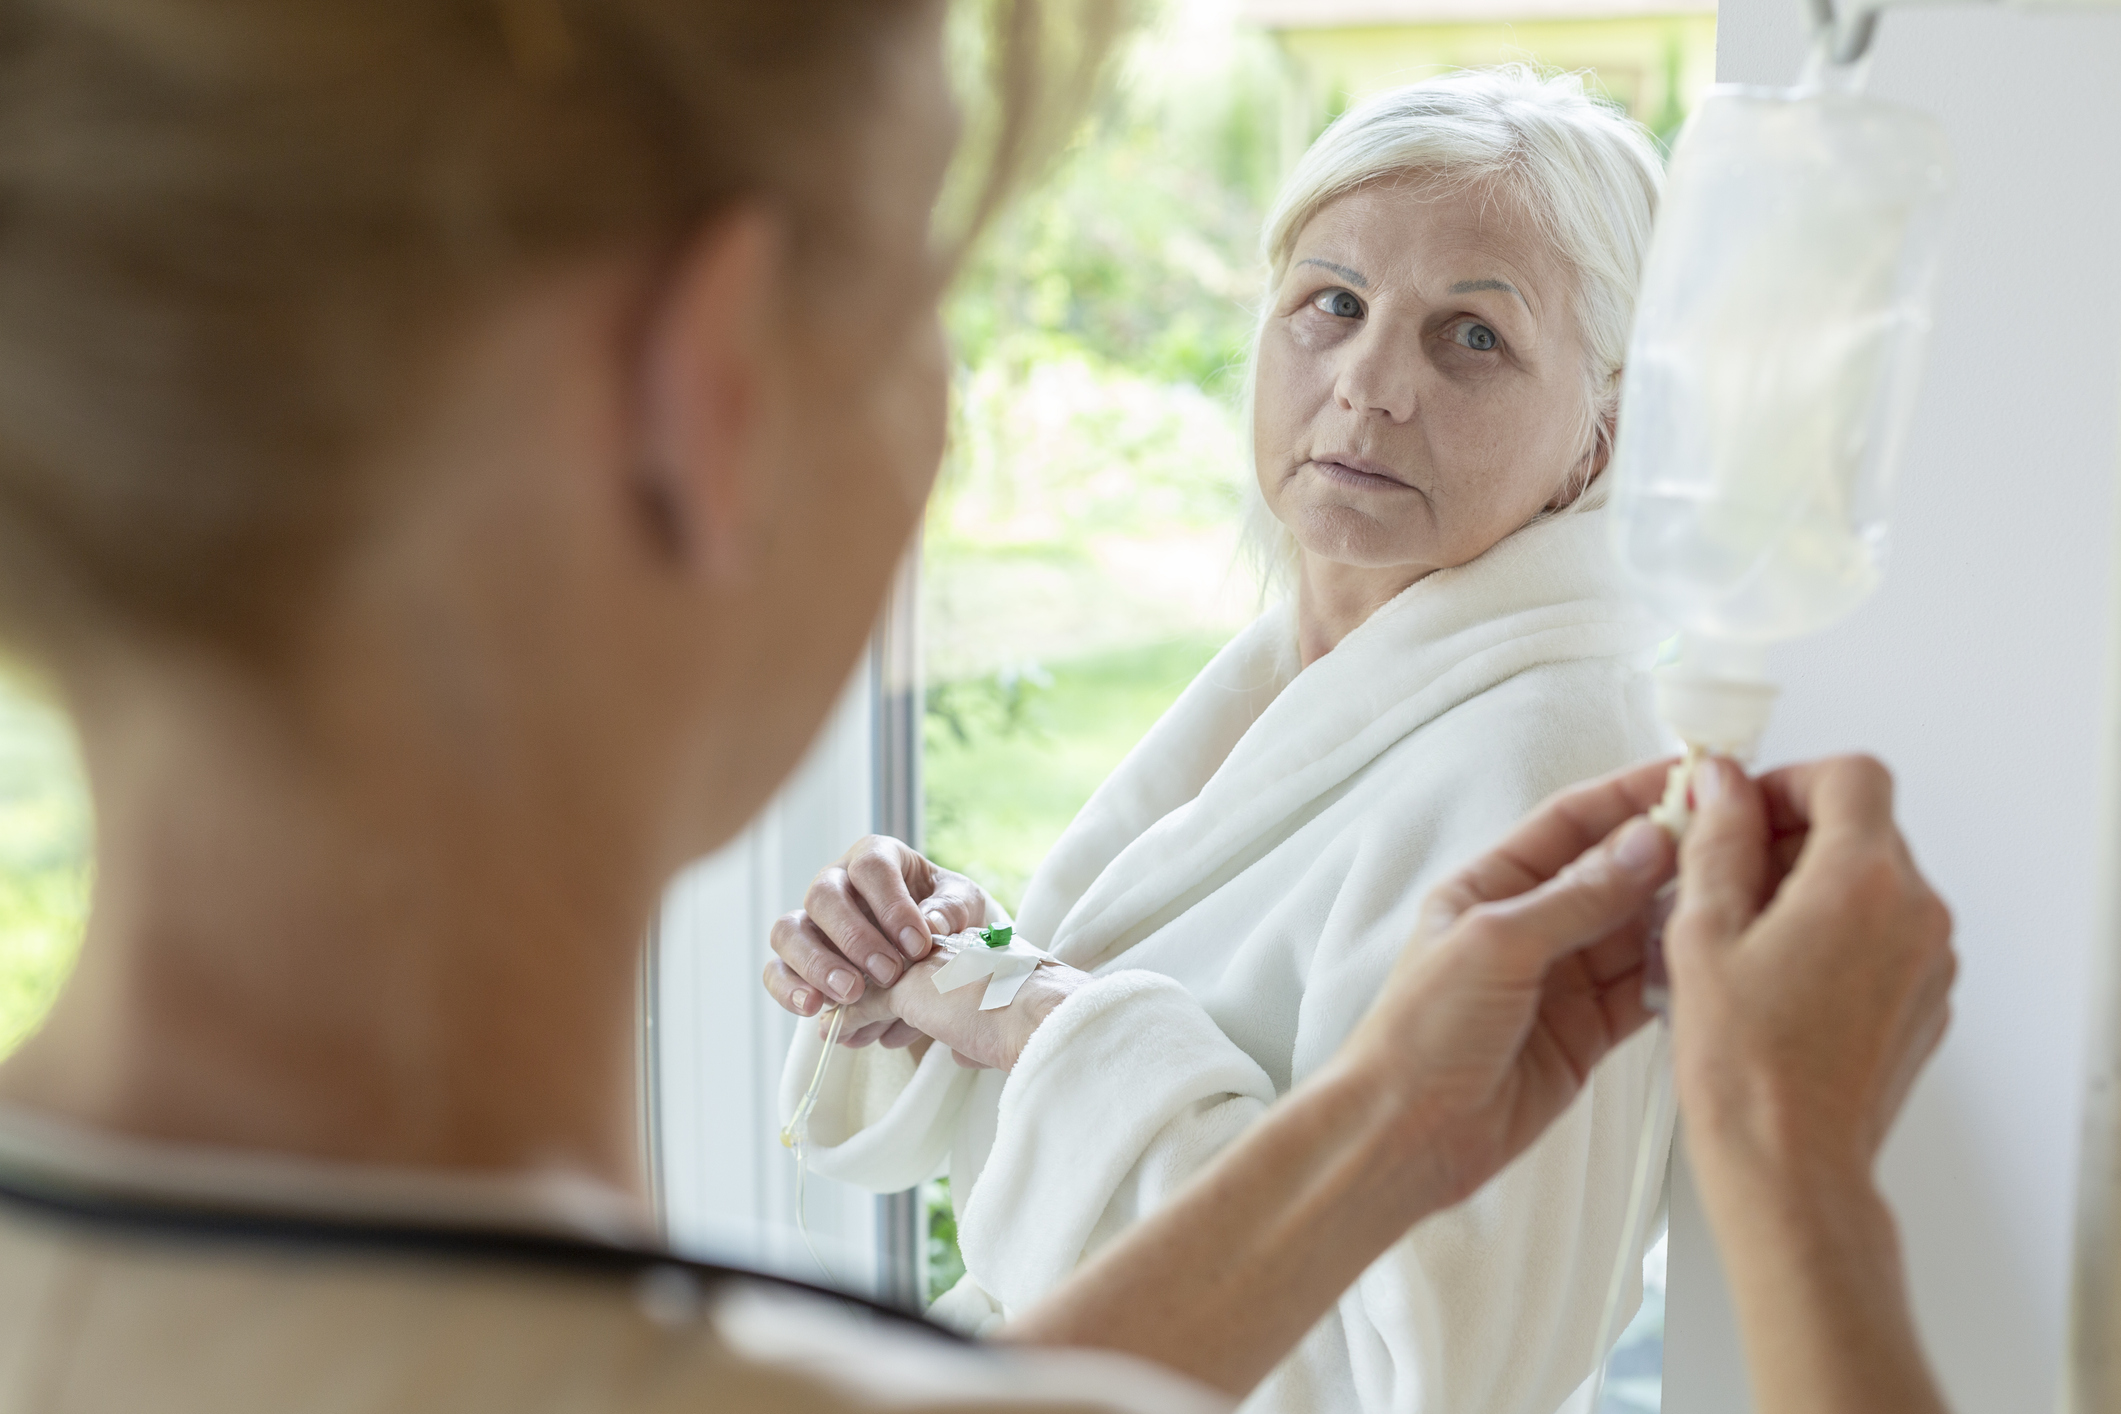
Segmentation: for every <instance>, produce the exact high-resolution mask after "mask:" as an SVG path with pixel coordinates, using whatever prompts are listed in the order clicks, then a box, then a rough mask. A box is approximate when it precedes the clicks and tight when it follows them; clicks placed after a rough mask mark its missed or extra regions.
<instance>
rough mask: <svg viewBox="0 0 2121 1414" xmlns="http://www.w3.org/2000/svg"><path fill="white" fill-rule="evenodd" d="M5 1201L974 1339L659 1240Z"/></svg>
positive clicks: (26, 1186)
mask: <svg viewBox="0 0 2121 1414" xmlns="http://www.w3.org/2000/svg"><path fill="white" fill-rule="evenodd" d="M0 1203H6V1204H9V1205H11V1206H13V1207H16V1208H18V1209H21V1210H22V1211H23V1212H24V1213H26V1214H28V1215H30V1216H33V1217H39V1218H44V1219H47V1220H50V1221H55V1222H60V1223H69V1224H76V1225H82V1226H89V1227H94V1228H99V1229H102V1230H104V1231H107V1232H117V1233H122V1234H124V1235H126V1236H131V1237H139V1238H148V1239H154V1238H161V1239H166V1240H175V1241H192V1242H207V1243H244V1244H253V1245H258V1246H264V1247H276V1248H282V1249H301V1248H307V1249H310V1250H313V1251H323V1252H335V1253H340V1254H343V1255H345V1256H348V1257H381V1258H390V1257H397V1258H415V1259H419V1258H424V1259H428V1260H433V1261H441V1262H462V1263H484V1264H500V1265H513V1266H522V1267H532V1268H542V1269H544V1270H546V1271H551V1272H565V1273H569V1274H573V1275H582V1276H592V1277H597V1276H601V1277H609V1278H613V1279H616V1280H622V1281H632V1280H638V1279H639V1278H641V1277H644V1276H648V1275H650V1274H651V1273H663V1272H669V1273H674V1274H676V1275H679V1276H683V1277H689V1278H691V1279H692V1280H693V1281H694V1282H696V1283H697V1284H698V1285H699V1286H700V1287H702V1288H712V1287H713V1286H717V1285H722V1284H726V1283H730V1282H746V1283H752V1284H757V1285H764V1286H770V1287H774V1288H777V1289H780V1290H783V1291H787V1292H791V1293H796V1294H800V1295H803V1296H808V1297H813V1298H815V1299H817V1300H820V1301H826V1302H831V1303H834V1304H837V1305H839V1306H841V1307H842V1308H845V1309H846V1310H848V1311H850V1312H852V1313H855V1314H858V1315H861V1316H864V1317H867V1318H869V1319H872V1320H876V1321H879V1322H881V1323H884V1324H887V1325H890V1326H892V1327H894V1328H898V1329H903V1330H905V1331H906V1332H907V1333H909V1334H913V1335H917V1336H925V1337H928V1338H930V1339H934V1340H938V1341H942V1342H945V1343H947V1344H953V1345H962V1344H965V1343H967V1342H966V1340H965V1337H963V1336H961V1335H959V1334H957V1333H956V1332H954V1331H951V1330H948V1329H946V1328H944V1327H942V1326H939V1325H936V1324H934V1323H933V1322H931V1321H927V1320H924V1319H923V1318H921V1317H919V1316H915V1315H911V1314H909V1313H907V1312H905V1311H901V1310H898V1309H897V1308H895V1307H892V1306H886V1305H884V1304H883V1303H881V1302H877V1301H871V1300H869V1299H868V1298H867V1297H863V1296H856V1295H854V1294H853V1293H851V1292H845V1291H834V1290H831V1289H830V1288H827V1287H821V1286H813V1285H811V1284H810V1283H808V1282H802V1281H797V1280H795V1279H794V1278H793V1277H784V1276H777V1275H774V1274H773V1273H770V1272H756V1271H749V1270H746V1269H744V1268H742V1267H725V1266H720V1265H717V1264H715V1263H711V1262H698V1261H693V1260H692V1259H690V1258H686V1257H680V1256H678V1255H676V1254H675V1253H671V1252H662V1251H657V1250H655V1249H653V1248H643V1247H626V1246H620V1245H617V1244H605V1243H599V1242H590V1241H585V1240H582V1239H579V1238H571V1237H564V1236H560V1235H558V1234H548V1233H538V1232H515V1231H508V1230H506V1229H501V1228H491V1229H489V1228H478V1227H442V1226H435V1227H426V1226H421V1225H419V1224H416V1223H381V1222H369V1221H365V1220H363V1219H358V1218H311V1217H294V1216H288V1215H283V1214H278V1213H260V1212H254V1211H249V1210H243V1209H234V1208H216V1207H205V1206H198V1207H189V1206H183V1205H178V1204H162V1203H155V1202H151V1201H148V1200H144V1199H137V1198H132V1197H122V1196H115V1195H110V1194H103V1193H84V1192H68V1191H63V1190H61V1189H59V1188H58V1187H56V1186H52V1185H40V1184H36V1183H34V1182H32V1181H25V1180H24V1179H23V1178H22V1176H21V1175H19V1174H5V1173H0Z"/></svg>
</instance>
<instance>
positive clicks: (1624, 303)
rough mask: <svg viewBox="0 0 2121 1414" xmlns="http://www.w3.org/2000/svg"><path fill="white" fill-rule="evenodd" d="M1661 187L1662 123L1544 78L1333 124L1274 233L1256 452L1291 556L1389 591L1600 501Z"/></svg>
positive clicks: (1495, 82)
mask: <svg viewBox="0 0 2121 1414" xmlns="http://www.w3.org/2000/svg"><path fill="white" fill-rule="evenodd" d="M1661 183H1662V167H1661V165H1660V163H1659V161H1658V158H1657V154H1656V150H1655V148H1654V147H1653V146H1652V143H1651V141H1650V139H1649V137H1648V135H1647V134H1646V133H1645V132H1644V131H1643V130H1642V128H1640V127H1639V126H1638V125H1636V124H1635V123H1633V122H1631V121H1629V120H1628V119H1627V118H1626V117H1624V116H1623V115H1621V114H1619V113H1618V112H1616V111H1614V110H1613V109H1612V108H1610V107H1608V106H1606V105H1604V104H1602V103H1600V102H1598V101H1596V100H1594V99H1592V98H1590V97H1588V96H1587V95H1586V94H1585V93H1584V91H1583V88H1582V85H1581V83H1580V81H1579V80H1578V79H1576V78H1574V77H1563V78H1542V77H1540V76H1538V75H1537V74H1535V73H1533V72H1532V71H1530V70H1528V69H1524V68H1521V67H1514V66H1513V67H1509V68H1503V69H1493V70H1479V71H1472V72H1465V73H1457V74H1452V75H1450V76H1448V77H1444V78H1438V79H1433V80H1430V81H1427V82H1423V83H1417V84H1413V85H1410V86H1408V87H1405V88H1399V89H1394V90H1392V91H1390V92H1387V93H1383V94H1380V95H1378V96H1376V97H1374V98H1372V99H1370V100H1368V101H1366V102H1364V103H1362V104H1360V105H1358V106H1357V107H1355V108H1353V109H1351V110H1350V111H1349V112H1348V113H1347V114H1346V115H1344V116H1343V117H1342V118H1341V119H1340V120H1339V121H1337V122H1336V123H1334V124H1333V126H1332V127H1330V128H1328V129H1327V130H1326V132H1325V134H1324V135H1323V136H1321V137H1320V138H1319V139H1318V141H1317V142H1316V143H1314V144H1313V145H1312V147H1311V149H1310V151H1309V152H1307V153H1305V154H1304V157H1303V160H1302V161H1301V162H1300V163H1299V164H1298V165H1297V168H1296V170H1295V172H1294V173H1293V174H1292V175H1291V176H1290V178H1289V180H1288V183H1287V184H1286V186H1285V187H1284V188H1283V190H1282V193H1281V195H1280V198H1279V199H1278V200H1277V201H1276V203H1275V206H1274V210H1273V212H1272V214H1271V215H1270V216H1269V217H1268V220H1267V229H1266V240H1265V243H1266V250H1267V256H1268V259H1269V262H1270V269H1271V284H1270V292H1269V296H1268V302H1267V306H1266V308H1265V311H1264V317H1263V319H1262V321H1261V326H1260V331H1259V345H1258V351H1257V355H1256V359H1255V373H1254V376H1255V380H1256V381H1255V384H1254V390H1253V393H1254V409H1255V423H1254V437H1255V446H1254V451H1255V458H1256V463H1257V469H1258V476H1259V489H1260V492H1261V494H1262V495H1263V497H1264V499H1265V506H1266V509H1267V510H1269V511H1270V512H1271V513H1272V517H1273V519H1274V520H1275V521H1276V522H1278V523H1279V525H1278V526H1277V527H1273V528H1271V529H1269V530H1268V531H1267V533H1268V534H1269V536H1270V537H1271V538H1272V539H1273V540H1274V541H1275V542H1276V544H1277V547H1278V548H1277V551H1276V553H1275V558H1276V559H1278V560H1282V561H1284V562H1290V561H1294V562H1295V564H1294V565H1292V567H1297V566H1300V567H1301V571H1302V573H1303V575H1304V578H1305V581H1306V582H1307V583H1308V582H1310V581H1311V580H1312V579H1313V577H1314V576H1316V575H1317V574H1319V573H1321V572H1324V573H1341V572H1345V571H1351V570H1352V571H1359V572H1365V573H1366V577H1379V576H1381V578H1380V579H1379V587H1378V588H1377V589H1376V593H1377V594H1382V593H1385V592H1386V591H1387V590H1389V589H1390V588H1391V587H1392V586H1393V585H1396V586H1397V587H1399V588H1404V587H1405V584H1407V583H1411V582H1412V581H1413V580H1414V579H1416V578H1419V577H1420V576H1421V575H1422V574H1425V573H1427V572H1428V571H1429V570H1432V569H1439V568H1445V567H1448V566H1453V565H1460V564H1464V563H1465V562H1466V561H1468V560H1471V559H1473V558H1475V557H1476V556H1478V555H1480V554H1481V553H1482V552H1484V551H1485V550H1487V549H1488V548H1489V547H1490V546H1492V545H1494V544H1495V543H1496V542H1497V541H1499V540H1501V539H1502V538H1503V537H1505V536H1507V535H1509V534H1510V533H1511V532H1512V531H1515V530H1517V529H1519V528H1520V527H1522V526H1523V525H1525V524H1526V523H1527V522H1529V521H1530V520H1532V519H1533V518H1535V517H1537V516H1539V515H1540V514H1542V513H1543V512H1549V511H1556V510H1560V509H1563V508H1565V507H1569V506H1571V505H1573V504H1575V503H1577V502H1578V501H1579V500H1580V499H1581V498H1583V497H1584V495H1585V493H1586V489H1587V488H1588V487H1589V485H1590V484H1591V482H1592V479H1593V478H1594V477H1596V475H1597V474H1598V472H1599V470H1600V468H1601V467H1602V466H1603V465H1604V462H1605V458H1606V452H1607V448H1608V446H1609V444H1610V440H1611V436H1612V426H1613V417H1614V410H1615V407H1616V405H1617V403H1618V399H1619V392H1620V372H1621V360H1622V355H1623V352H1624V350H1625V346H1626V343H1627V335H1628V326H1629V324H1630V322H1631V321H1632V319H1633V317H1634V309H1635V290H1636V285H1637V281H1638V278H1639V276H1640V273H1641V270H1642V262H1643V259H1644V256H1645V255H1646V254H1647V251H1648V247H1649V238H1650V222H1651V218H1652V216H1653V215H1654V212H1655V208H1656V203H1657V196H1658V191H1659V188H1660V186H1661ZM1328 567H1340V570H1338V571H1335V570H1331V569H1329V568H1328ZM1371 597H1375V594H1373V595H1372V596H1371Z"/></svg>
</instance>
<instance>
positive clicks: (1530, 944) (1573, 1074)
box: [1336, 762, 1675, 1207]
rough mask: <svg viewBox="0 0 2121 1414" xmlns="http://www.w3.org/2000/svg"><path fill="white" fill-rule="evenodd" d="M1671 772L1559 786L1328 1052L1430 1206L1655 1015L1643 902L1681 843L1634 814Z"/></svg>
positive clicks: (1456, 886)
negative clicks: (1391, 1136) (1395, 1123)
mask: <svg viewBox="0 0 2121 1414" xmlns="http://www.w3.org/2000/svg"><path fill="white" fill-rule="evenodd" d="M1668 769H1669V763H1668V762H1657V763H1654V764H1652V765H1648V766H1642V767H1637V768H1635V769H1633V770H1630V771H1626V772H1622V773H1620V774H1619V775H1615V776H1609V777H1606V778H1605V779H1603V780H1599V781H1593V782H1591V783H1589V784H1586V785H1582V786H1578V787H1575V788H1574V789H1571V790H1567V791H1564V792H1562V793H1561V794H1559V795H1557V796H1555V797H1554V798H1553V799H1551V800H1549V801H1548V802H1547V803H1546V804H1544V805H1542V806H1541V807H1540V808H1539V809H1538V810H1537V811H1535V812H1534V813H1533V814H1532V815H1530V816H1529V817H1527V818H1526V819H1525V820H1524V822H1523V823H1522V824H1520V825H1519V826H1518V827H1517V828H1516V829H1515V830H1514V831H1512V832H1511V833H1510V835H1509V836H1508V837H1506V838H1505V839H1504V840H1503V841H1502V843H1501V844H1499V845H1497V846H1496V847H1495V848H1494V849H1493V850H1491V851H1490V852H1489V853H1487V854H1485V855H1483V856H1481V857H1480V858H1479V859H1476V860H1474V861H1473V862H1472V863H1471V864H1469V865H1467V866H1466V867H1465V868H1464V869H1463V870H1461V871H1460V872H1459V873H1458V874H1457V875H1456V876H1455V877H1454V878H1451V879H1449V880H1447V881H1446V882H1445V883H1443V884H1442V885H1440V886H1439V887H1438V888H1437V889H1436V890H1435V891H1434V892H1432V893H1431V894H1430V895H1429V897H1428V899H1427V901H1426V902H1425V903H1424V904H1423V907H1422V912H1421V917H1420V921H1419V923H1418V924H1417V925H1416V928H1415V936H1414V938H1413V940H1412V942H1411V943H1410V945H1409V946H1408V948H1407V950H1406V952H1405V953H1404V954H1402V956H1401V958H1400V961H1399V964H1398V965H1397V966H1396V967H1395V968H1394V969H1393V971H1392V974H1391V976H1390V977H1389V978H1388V979H1387V981H1386V983H1385V987H1384V990H1383V991H1382V993H1380V995H1379V997H1378V999H1377V1002H1376V1004H1375V1005H1374V1006H1373V1007H1372V1008H1371V1009H1370V1012H1369V1014H1368V1015H1367V1016H1366V1017H1364V1019H1363V1021H1362V1023H1361V1024H1360V1025H1359V1026H1358V1027H1357V1028H1356V1029H1355V1031H1354V1033H1353V1034H1352V1035H1351V1036H1350V1037H1349V1039H1348V1041H1347V1043H1346V1044H1345V1045H1344V1046H1343V1048H1342V1050H1341V1053H1340V1055H1339V1057H1338V1058H1337V1059H1336V1064H1338V1065H1341V1066H1345V1067H1350V1068H1353V1069H1354V1070H1356V1071H1358V1072H1359V1073H1361V1074H1362V1075H1363V1076H1364V1077H1366V1079H1365V1083H1368V1084H1371V1085H1375V1086H1378V1087H1380V1088H1381V1089H1384V1090H1385V1091H1386V1092H1387V1093H1389V1094H1390V1095H1391V1096H1392V1097H1393V1103H1394V1104H1396V1105H1397V1106H1398V1107H1399V1108H1400V1109H1401V1110H1402V1111H1403V1113H1404V1114H1405V1115H1406V1116H1407V1118H1408V1121H1409V1126H1410V1128H1409V1133H1410V1137H1411V1138H1412V1139H1413V1141H1414V1142H1413V1146H1412V1149H1411V1152H1410V1154H1409V1158H1410V1161H1411V1163H1412V1164H1413V1165H1414V1166H1415V1167H1416V1168H1417V1169H1418V1170H1419V1171H1420V1172H1421V1174H1422V1176H1423V1179H1424V1181H1425V1182H1426V1184H1427V1188H1428V1192H1429V1194H1430V1197H1431V1200H1432V1202H1433V1204H1434V1206H1437V1207H1443V1206H1446V1205H1448V1204H1451V1203H1455V1202H1457V1201H1458V1200H1459V1199H1461V1198H1464V1197H1465V1196H1466V1195H1468V1194H1470V1193H1471V1192H1472V1191H1473V1190H1474V1189H1476V1188H1478V1187H1479V1186H1480V1185H1481V1184H1483V1183H1485V1182H1486V1181H1487V1180H1488V1179H1489V1178H1490V1177H1492V1176H1493V1175H1494V1174H1495V1173H1496V1172H1497V1171H1498V1170H1499V1169H1501V1168H1502V1166H1503V1165H1504V1164H1506V1163H1508V1162H1509V1161H1510V1160H1511V1159H1512V1158H1514V1157H1516V1156H1517V1155H1518V1154H1519V1153H1521V1152H1523V1150H1524V1149H1525V1148H1526V1147H1527V1146H1528V1145H1529V1144H1531V1142H1532V1141H1533V1140H1534V1139H1536V1138H1538V1137H1539V1135H1540V1133H1541V1132H1542V1131H1544V1130H1545V1128H1546V1127H1547V1125H1548V1124H1549V1123H1551V1122H1552V1121H1553V1119H1554V1118H1555V1117H1556V1116H1557V1115H1559V1114H1560V1113H1561V1112H1562V1111H1563V1110H1564V1109H1566V1108H1568V1106H1569V1103H1570V1101H1572V1100H1574V1099H1575V1098H1576V1095H1577V1093H1578V1092H1579V1091H1580V1090H1582V1088H1583V1086H1584V1083H1585V1082H1586V1081H1587V1080H1588V1079H1589V1078H1590V1073H1591V1068H1592V1067H1593V1066H1595V1065H1596V1064H1597V1063H1598V1062H1599V1060H1600V1059H1601V1058H1603V1057H1604V1056H1605V1055H1606V1053H1607V1052H1609V1051H1611V1050H1612V1049H1613V1048H1614V1047H1615V1046H1617V1045H1619V1044H1620V1043H1621V1042H1622V1041H1624V1040H1626V1039H1627V1038H1628V1037H1629V1036H1630V1035H1632V1034H1633V1033H1634V1032H1635V1030H1636V1029H1637V1028H1638V1027H1640V1026H1641V1025H1642V1024H1643V1023H1644V1022H1645V1021H1647V1020H1648V1019H1649V1013H1648V1011H1647V1010H1645V1008H1644V1006H1643V1003H1642V969H1643V957H1644V944H1645V941H1646V939H1647V937H1648V934H1649V930H1650V926H1651V924H1650V915H1649V904H1650V901H1651V899H1652V897H1653V896H1654V895H1655V893H1656V892H1657V890H1658V889H1659V888H1660V887H1661V886H1662V885H1663V884H1664V883H1665V881H1666V880H1668V879H1669V878H1671V876H1672V871H1673V867H1674V864H1675V851H1674V849H1673V846H1672V841H1671V837H1670V836H1669V835H1667V834H1666V833H1665V832H1664V831H1663V830H1661V829H1659V828H1658V827H1657V826H1655V825H1653V824H1651V823H1650V822H1649V821H1648V820H1647V819H1645V818H1643V812H1644V811H1645V810H1647V809H1648V808H1649V807H1650V806H1651V805H1652V804H1654V803H1655V802H1656V801H1657V799H1658V797H1659V795H1660V794H1661V793H1662V791H1663V788H1664V781H1665V776H1666V773H1667V771H1668Z"/></svg>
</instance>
